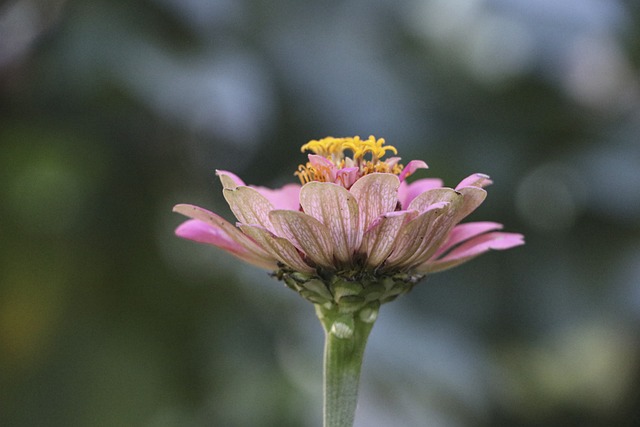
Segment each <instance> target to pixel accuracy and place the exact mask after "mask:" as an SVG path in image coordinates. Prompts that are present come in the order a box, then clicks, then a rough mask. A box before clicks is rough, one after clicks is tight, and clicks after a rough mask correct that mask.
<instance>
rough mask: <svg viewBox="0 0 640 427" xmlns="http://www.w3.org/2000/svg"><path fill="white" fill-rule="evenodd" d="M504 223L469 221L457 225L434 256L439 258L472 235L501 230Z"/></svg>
mask: <svg viewBox="0 0 640 427" xmlns="http://www.w3.org/2000/svg"><path fill="white" fill-rule="evenodd" d="M501 229H502V224H498V223H497V222H489V221H482V222H467V223H465V224H458V225H456V226H455V227H454V228H453V230H451V233H450V234H449V237H447V240H446V242H445V244H444V245H442V246H441V247H440V248H438V250H437V251H436V253H435V254H434V255H433V257H434V258H438V257H439V256H440V255H441V254H443V253H446V252H447V251H448V250H449V249H451V248H452V247H454V246H456V245H458V244H460V243H462V242H464V241H465V240H469V239H471V238H472V237H475V236H478V235H480V234H483V233H486V232H488V231H495V230H501Z"/></svg>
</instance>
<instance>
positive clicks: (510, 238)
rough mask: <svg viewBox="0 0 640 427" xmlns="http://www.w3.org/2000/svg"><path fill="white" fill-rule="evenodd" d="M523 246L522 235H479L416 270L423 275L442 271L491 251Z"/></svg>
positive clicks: (496, 233)
mask: <svg viewBox="0 0 640 427" xmlns="http://www.w3.org/2000/svg"><path fill="white" fill-rule="evenodd" d="M523 244H524V236H522V234H517V233H504V232H501V231H495V232H492V233H486V234H481V235H479V236H476V237H474V238H472V239H470V240H468V241H467V242H465V243H463V244H462V245H460V246H458V247H457V248H455V249H454V250H452V251H451V252H450V253H449V254H447V255H446V256H445V257H443V258H441V259H438V260H435V261H434V260H429V261H427V262H425V263H423V264H422V265H420V266H419V267H418V268H417V269H416V270H417V271H419V272H424V273H434V272H437V271H443V270H447V269H449V268H452V267H455V266H457V265H460V264H462V263H464V262H467V261H470V260H471V259H473V258H475V257H477V256H478V255H481V254H483V253H485V252H487V251H489V250H491V249H493V250H504V249H509V248H513V247H516V246H520V245H523Z"/></svg>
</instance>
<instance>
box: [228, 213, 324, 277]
mask: <svg viewBox="0 0 640 427" xmlns="http://www.w3.org/2000/svg"><path fill="white" fill-rule="evenodd" d="M240 229H241V230H242V231H243V232H244V233H245V234H246V235H248V236H249V237H251V238H252V239H253V240H255V241H256V242H258V243H259V244H260V245H261V246H262V247H263V248H265V249H266V250H267V251H268V252H269V253H271V254H272V255H273V257H274V258H276V259H277V260H278V261H280V262H281V263H283V264H285V265H287V266H289V267H291V268H292V269H294V270H295V271H301V272H305V273H313V272H314V271H315V270H314V269H313V268H311V267H310V266H309V265H308V264H307V263H305V262H304V260H303V259H302V257H301V256H300V254H299V253H298V250H297V249H296V248H295V246H293V245H292V244H291V242H289V241H288V240H286V239H283V238H282V237H278V236H274V235H273V234H272V233H271V232H269V230H267V229H266V228H262V227H259V226H253V225H243V224H241V225H240Z"/></svg>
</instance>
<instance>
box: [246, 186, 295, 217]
mask: <svg viewBox="0 0 640 427" xmlns="http://www.w3.org/2000/svg"><path fill="white" fill-rule="evenodd" d="M250 188H254V189H255V190H257V191H258V193H260V194H262V195H263V196H264V197H265V198H266V199H267V200H268V201H269V202H270V203H271V205H272V206H273V208H274V209H289V210H294V211H297V210H298V209H299V208H300V185H299V184H287V185H285V186H284V187H282V188H276V189H271V188H267V187H250Z"/></svg>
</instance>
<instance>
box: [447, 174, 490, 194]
mask: <svg viewBox="0 0 640 427" xmlns="http://www.w3.org/2000/svg"><path fill="white" fill-rule="evenodd" d="M491 184H493V181H491V178H489V175H485V174H483V173H474V174H472V175H469V176H468V177H466V178H465V179H463V180H462V181H460V184H458V186H457V187H456V190H459V189H461V188H463V187H480V188H483V187H486V186H488V185H491Z"/></svg>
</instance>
